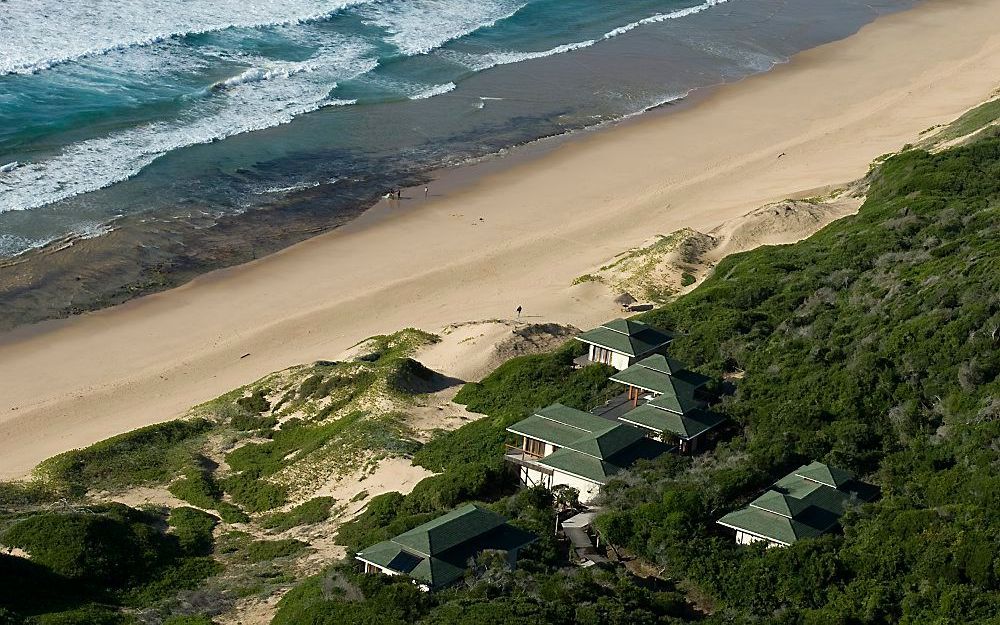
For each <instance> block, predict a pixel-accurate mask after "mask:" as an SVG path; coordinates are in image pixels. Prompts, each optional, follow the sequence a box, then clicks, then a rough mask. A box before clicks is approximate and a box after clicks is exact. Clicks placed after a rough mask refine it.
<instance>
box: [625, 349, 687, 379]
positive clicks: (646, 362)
mask: <svg viewBox="0 0 1000 625" xmlns="http://www.w3.org/2000/svg"><path fill="white" fill-rule="evenodd" d="M635 364H637V365H639V366H640V367H645V368H646V369H652V370H653V371H659V372H660V373H665V374H667V375H674V374H676V373H679V372H681V371H686V370H687V365H685V364H684V363H683V362H681V361H679V360H674V359H673V358H671V357H670V356H664V355H663V354H653V355H652V356H646V357H645V358H643V359H642V360H640V361H639V362H637V363H635Z"/></svg>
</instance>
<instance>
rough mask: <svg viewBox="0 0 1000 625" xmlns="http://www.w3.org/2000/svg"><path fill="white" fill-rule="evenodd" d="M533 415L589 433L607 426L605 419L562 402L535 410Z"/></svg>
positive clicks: (594, 432) (599, 430)
mask: <svg viewBox="0 0 1000 625" xmlns="http://www.w3.org/2000/svg"><path fill="white" fill-rule="evenodd" d="M535 415H537V416H539V417H542V418H544V419H549V420H551V421H555V422H556V423H561V424H563V425H568V426H570V427H573V428H576V429H578V430H583V431H585V432H590V433H591V434H596V433H597V432H601V431H603V430H604V429H605V428H606V427H607V426H608V420H607V419H602V418H601V417H598V416H597V415H594V414H591V413H589V412H584V411H582V410H577V409H576V408H570V407H569V406H564V405H563V404H552V405H551V406H546V407H545V408H542V409H541V410H536V411H535Z"/></svg>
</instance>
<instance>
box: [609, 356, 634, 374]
mask: <svg viewBox="0 0 1000 625" xmlns="http://www.w3.org/2000/svg"><path fill="white" fill-rule="evenodd" d="M611 366H612V367H614V368H615V369H618V370H619V371H624V370H625V369H628V368H629V367H631V366H632V359H631V358H629V357H628V356H626V355H625V354H619V353H618V352H612V353H611Z"/></svg>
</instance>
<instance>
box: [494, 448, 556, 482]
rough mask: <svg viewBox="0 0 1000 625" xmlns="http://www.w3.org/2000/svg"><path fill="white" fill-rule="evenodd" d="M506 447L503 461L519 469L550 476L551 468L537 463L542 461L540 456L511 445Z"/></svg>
mask: <svg viewBox="0 0 1000 625" xmlns="http://www.w3.org/2000/svg"><path fill="white" fill-rule="evenodd" d="M506 447H507V452H506V453H505V454H504V459H505V460H506V461H507V462H510V463H513V464H516V465H517V466H519V467H526V468H528V469H531V470H532V471H538V472H540V473H544V474H545V475H552V468H551V467H547V466H545V465H544V464H540V463H539V462H538V461H539V460H541V459H542V456H540V455H538V454H533V453H531V452H530V451H526V450H524V449H521V448H520V447H515V446H513V445H507V446H506Z"/></svg>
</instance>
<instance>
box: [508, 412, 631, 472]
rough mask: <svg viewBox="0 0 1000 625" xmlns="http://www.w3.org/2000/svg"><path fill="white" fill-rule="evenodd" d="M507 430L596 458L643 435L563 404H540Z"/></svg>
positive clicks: (627, 427)
mask: <svg viewBox="0 0 1000 625" xmlns="http://www.w3.org/2000/svg"><path fill="white" fill-rule="evenodd" d="M507 431H508V432H511V433H513V434H520V435H521V436H527V437H528V438H533V439H535V440H540V441H545V442H547V443H551V444H553V445H555V446H556V447H563V448H567V449H573V450H575V451H578V452H580V453H584V454H587V455H590V456H593V457H595V458H598V459H602V458H607V457H608V456H611V455H612V454H615V453H618V452H619V451H621V450H622V449H623V448H624V447H627V446H628V445H631V444H632V443H634V442H635V441H636V440H638V439H640V438H642V432H640V431H638V430H636V429H635V428H633V427H629V426H627V425H625V424H622V423H618V422H615V421H609V420H607V419H603V418H601V417H598V416H596V415H592V414H590V413H589V412H583V411H582V410H577V409H575V408H570V407H569V406H564V405H562V404H552V405H551V406H548V407H546V408H542V409H541V410H538V411H537V412H536V413H535V414H533V415H531V416H530V417H528V418H526V419H522V420H521V421H518V422H517V423H515V424H514V425H512V426H510V427H508V428H507Z"/></svg>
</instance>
